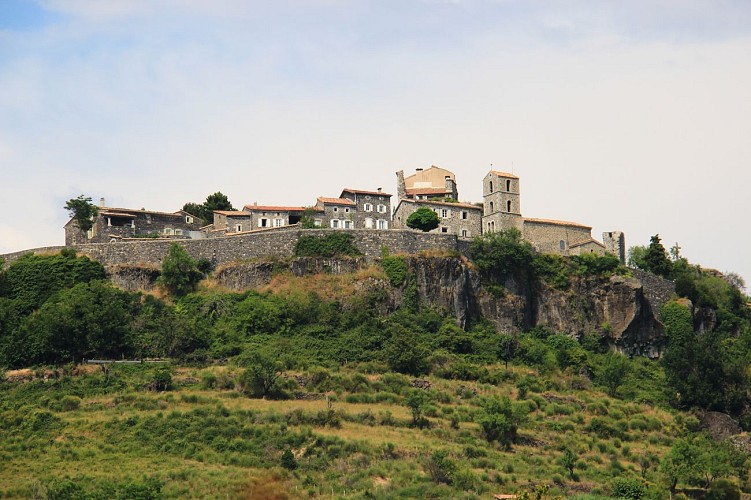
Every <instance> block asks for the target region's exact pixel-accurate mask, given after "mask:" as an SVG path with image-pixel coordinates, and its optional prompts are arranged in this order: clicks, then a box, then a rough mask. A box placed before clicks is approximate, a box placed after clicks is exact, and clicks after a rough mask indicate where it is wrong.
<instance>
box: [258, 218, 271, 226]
mask: <svg viewBox="0 0 751 500" xmlns="http://www.w3.org/2000/svg"><path fill="white" fill-rule="evenodd" d="M269 226H270V224H269V220H268V219H266V218H262V219H260V220H259V221H258V227H269Z"/></svg>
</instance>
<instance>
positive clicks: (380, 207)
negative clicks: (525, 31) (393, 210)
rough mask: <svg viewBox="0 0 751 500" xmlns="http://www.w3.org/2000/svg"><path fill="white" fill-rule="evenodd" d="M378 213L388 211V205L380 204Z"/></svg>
mask: <svg viewBox="0 0 751 500" xmlns="http://www.w3.org/2000/svg"><path fill="white" fill-rule="evenodd" d="M378 213H379V214H385V213H386V205H378Z"/></svg>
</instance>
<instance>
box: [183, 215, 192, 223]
mask: <svg viewBox="0 0 751 500" xmlns="http://www.w3.org/2000/svg"><path fill="white" fill-rule="evenodd" d="M185 222H186V223H187V224H193V217H191V216H190V215H186V216H185Z"/></svg>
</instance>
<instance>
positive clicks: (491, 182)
mask: <svg viewBox="0 0 751 500" xmlns="http://www.w3.org/2000/svg"><path fill="white" fill-rule="evenodd" d="M490 192H491V193H492V192H493V181H490Z"/></svg>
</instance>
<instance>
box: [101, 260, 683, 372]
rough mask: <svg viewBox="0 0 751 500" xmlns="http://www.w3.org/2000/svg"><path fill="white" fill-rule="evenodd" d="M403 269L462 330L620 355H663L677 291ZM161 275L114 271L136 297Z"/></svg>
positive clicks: (663, 285) (428, 263)
mask: <svg viewBox="0 0 751 500" xmlns="http://www.w3.org/2000/svg"><path fill="white" fill-rule="evenodd" d="M405 262H406V264H407V269H408V273H409V275H410V276H411V277H412V278H411V280H409V282H410V283H414V285H416V287H417V292H418V297H419V300H420V302H421V303H422V304H425V305H428V306H430V307H435V308H437V309H441V310H444V311H446V312H448V313H449V314H451V315H453V316H454V317H456V320H457V323H458V324H459V325H460V326H462V327H467V326H468V325H469V324H471V323H472V322H473V321H476V320H478V319H480V318H485V319H487V320H489V321H491V322H492V323H493V324H494V325H495V326H496V328H497V329H498V331H507V332H521V331H525V330H529V329H531V328H534V327H545V328H548V329H550V330H552V331H556V332H562V333H565V334H568V335H571V336H573V337H581V336H583V335H586V334H591V333H596V334H600V335H602V336H604V337H605V338H606V339H607V341H608V343H609V344H610V345H611V346H612V347H613V348H614V349H616V350H618V351H621V352H623V353H625V354H629V355H641V356H648V357H657V356H659V355H660V354H661V352H662V351H663V349H664V347H665V337H664V334H663V328H662V324H661V323H660V319H659V310H660V307H661V306H662V304H663V303H664V302H665V301H667V300H669V299H670V298H671V297H673V296H674V291H673V285H672V282H669V281H667V280H663V279H661V278H658V277H656V276H654V275H651V274H648V273H640V274H641V276H640V275H639V274H637V276H636V277H623V276H612V277H609V278H602V277H572V278H571V285H570V287H569V288H568V289H566V290H559V289H556V288H554V287H553V286H551V285H549V284H547V283H545V282H543V281H534V280H526V281H525V280H517V279H509V280H507V281H506V282H505V283H504V286H503V287H502V289H501V290H499V289H498V287H496V288H489V287H485V286H483V284H482V282H481V279H480V275H479V273H478V272H477V271H476V270H475V269H474V266H473V265H472V263H471V262H469V261H467V260H466V259H465V258H463V257H460V256H452V257H422V256H410V257H406V258H405ZM368 265H369V264H368V262H367V261H366V260H365V259H363V258H355V259H353V258H328V259H323V258H320V259H319V258H310V257H307V258H296V259H291V260H285V261H260V260H259V261H251V262H238V263H234V264H226V265H223V266H221V267H220V268H218V269H217V270H216V271H215V273H214V280H215V281H216V282H217V283H218V284H219V285H220V286H222V287H225V288H227V289H229V290H233V291H243V290H248V289H254V288H259V287H262V286H264V285H267V284H269V283H270V282H271V280H272V278H273V276H274V275H275V274H277V273H285V272H289V273H291V274H293V275H295V276H305V275H313V274H320V273H330V274H349V273H354V272H356V271H357V270H359V269H363V268H365V267H367V266H368ZM157 274H158V273H156V274H155V273H154V272H153V270H145V269H132V270H129V269H127V268H125V267H123V266H119V267H117V268H114V269H112V270H111V276H112V279H113V281H115V282H116V283H117V284H118V285H119V286H121V287H123V288H126V289H130V290H132V289H146V290H148V289H149V288H150V287H153V282H154V280H155V278H156V275H157ZM361 285H362V286H360V287H359V289H361V290H362V289H366V288H369V287H370V288H376V287H377V288H379V289H381V290H385V291H386V292H387V293H386V294H385V295H386V297H385V298H384V300H385V301H386V302H387V304H385V305H386V307H385V310H393V309H394V308H396V307H399V306H400V305H401V303H402V301H403V297H404V293H403V292H404V288H405V287H406V286H408V285H407V283H406V282H405V284H403V285H402V286H400V287H392V286H390V285H388V283H387V281H386V280H385V279H383V280H373V279H372V277H371V278H370V279H369V281H368V282H367V283H362V284H361Z"/></svg>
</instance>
